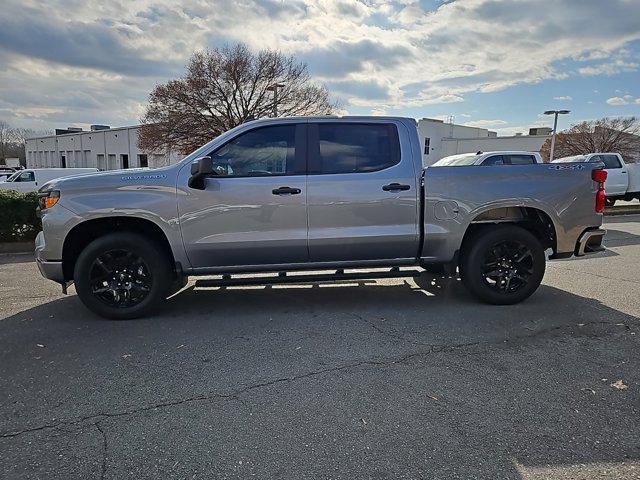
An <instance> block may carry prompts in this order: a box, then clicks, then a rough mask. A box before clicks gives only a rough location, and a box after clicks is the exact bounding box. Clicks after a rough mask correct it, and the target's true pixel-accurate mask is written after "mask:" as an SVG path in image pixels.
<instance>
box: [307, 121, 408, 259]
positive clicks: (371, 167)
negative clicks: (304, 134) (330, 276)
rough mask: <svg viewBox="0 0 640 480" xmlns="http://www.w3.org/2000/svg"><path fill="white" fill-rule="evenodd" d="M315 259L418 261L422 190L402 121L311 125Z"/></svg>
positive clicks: (309, 199) (312, 246)
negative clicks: (420, 194)
mask: <svg viewBox="0 0 640 480" xmlns="http://www.w3.org/2000/svg"><path fill="white" fill-rule="evenodd" d="M308 162H309V170H308V172H309V176H308V177H307V205H308V207H307V208H308V216H309V257H310V260H311V261H315V262H326V261H357V260H384V259H400V258H414V257H415V255H416V253H417V249H418V224H417V222H418V208H417V199H418V194H419V186H418V180H417V176H418V175H417V172H415V171H414V162H413V159H412V149H411V146H410V145H409V139H408V132H407V131H406V127H405V126H404V125H403V124H402V123H401V122H397V123H395V122H390V121H383V120H381V121H379V122H376V121H368V122H357V121H349V122H347V121H341V122H336V121H335V120H333V121H332V120H330V119H327V120H326V121H324V120H320V121H316V122H312V123H310V124H309V158H308Z"/></svg>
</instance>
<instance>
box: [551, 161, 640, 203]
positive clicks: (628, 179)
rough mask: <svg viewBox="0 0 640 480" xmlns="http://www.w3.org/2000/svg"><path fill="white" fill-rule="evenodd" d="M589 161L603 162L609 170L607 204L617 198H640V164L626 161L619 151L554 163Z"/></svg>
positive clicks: (628, 199) (606, 186) (627, 199)
mask: <svg viewBox="0 0 640 480" xmlns="http://www.w3.org/2000/svg"><path fill="white" fill-rule="evenodd" d="M568 162H588V163H603V164H604V168H605V170H606V171H607V182H606V185H605V188H606V192H607V205H610V206H612V205H615V203H616V200H626V201H631V200H633V199H634V198H635V199H638V200H640V164H637V163H625V161H624V159H623V158H622V155H620V154H619V153H589V154H587V155H573V156H571V157H563V158H558V159H556V160H554V161H553V162H552V163H568Z"/></svg>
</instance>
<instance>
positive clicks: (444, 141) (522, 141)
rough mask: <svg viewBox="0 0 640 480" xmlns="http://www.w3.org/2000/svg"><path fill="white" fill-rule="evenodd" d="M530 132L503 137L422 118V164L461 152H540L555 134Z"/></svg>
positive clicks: (489, 132) (486, 131) (546, 130)
mask: <svg viewBox="0 0 640 480" xmlns="http://www.w3.org/2000/svg"><path fill="white" fill-rule="evenodd" d="M529 133H530V134H529V135H513V136H504V137H499V136H498V134H497V133H496V132H492V131H490V130H488V129H486V128H477V127H468V126H465V125H456V124H454V123H445V122H443V121H442V120H436V119H433V118H423V119H421V120H418V135H419V137H420V142H421V146H422V164H423V165H425V166H426V165H432V164H434V163H435V162H437V161H438V160H440V159H441V158H444V157H448V156H449V155H457V154H458V153H474V152H478V151H481V152H492V151H497V150H511V151H514V150H523V151H528V152H539V151H540V149H541V148H542V146H543V145H544V142H546V141H547V139H548V138H549V135H550V134H551V129H550V128H532V129H530V130H529Z"/></svg>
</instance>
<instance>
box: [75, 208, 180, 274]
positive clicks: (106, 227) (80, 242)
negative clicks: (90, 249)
mask: <svg viewBox="0 0 640 480" xmlns="http://www.w3.org/2000/svg"><path fill="white" fill-rule="evenodd" d="M113 232H131V233H137V234H139V235H142V236H144V237H145V238H147V239H149V240H151V241H153V242H156V243H157V244H158V246H159V247H161V248H162V250H163V251H164V252H165V253H166V255H167V259H168V261H169V262H170V266H171V269H172V270H175V259H174V257H173V252H172V251H171V246H170V245H169V240H167V237H166V235H165V234H164V232H163V231H162V229H161V228H160V227H159V226H158V225H156V224H155V223H153V222H152V221H150V220H145V219H143V218H129V217H108V218H97V219H94V220H87V221H86V222H82V223H80V224H78V225H76V226H75V227H73V228H72V229H71V231H70V232H69V233H68V234H67V237H66V238H65V240H64V246H63V249H62V271H63V273H64V278H65V280H71V279H73V270H74V268H75V264H76V259H77V258H78V255H80V252H82V250H84V249H85V247H86V246H87V245H89V244H90V243H91V242H92V241H94V240H95V239H97V238H100V237H103V236H105V235H107V234H109V233H113Z"/></svg>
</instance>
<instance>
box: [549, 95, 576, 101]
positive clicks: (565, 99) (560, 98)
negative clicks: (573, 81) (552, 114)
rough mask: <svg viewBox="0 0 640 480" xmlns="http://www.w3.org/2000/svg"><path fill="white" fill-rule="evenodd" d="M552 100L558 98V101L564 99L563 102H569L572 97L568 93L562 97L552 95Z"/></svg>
mask: <svg viewBox="0 0 640 480" xmlns="http://www.w3.org/2000/svg"><path fill="white" fill-rule="evenodd" d="M553 99H554V100H560V101H564V102H570V101H571V100H573V97H572V96H570V95H565V96H563V97H553Z"/></svg>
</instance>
